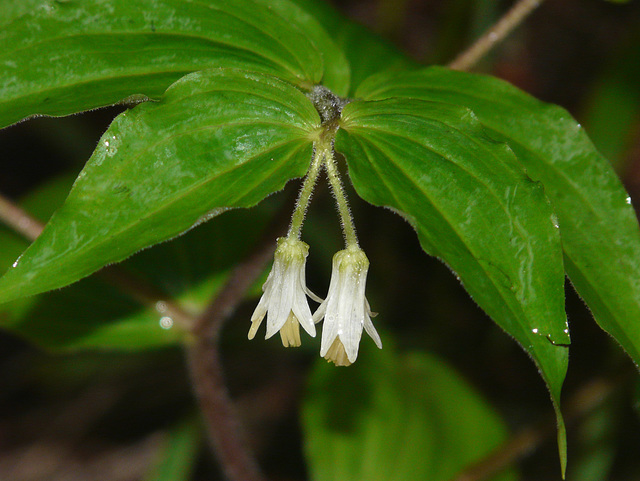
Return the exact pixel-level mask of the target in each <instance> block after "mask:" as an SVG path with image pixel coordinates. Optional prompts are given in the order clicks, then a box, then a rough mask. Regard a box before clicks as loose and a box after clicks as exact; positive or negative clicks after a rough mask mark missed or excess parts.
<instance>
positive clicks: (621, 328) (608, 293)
mask: <svg viewBox="0 0 640 481" xmlns="http://www.w3.org/2000/svg"><path fill="white" fill-rule="evenodd" d="M358 95H360V96H362V97H365V98H367V99H372V100H373V99H383V98H389V97H405V98H411V99H423V100H432V101H440V102H447V103H451V104H456V105H464V106H467V107H468V108H470V109H471V110H472V111H473V112H474V114H475V115H477V117H478V118H479V119H480V121H481V122H482V123H483V124H484V125H485V126H486V127H488V128H489V129H490V131H491V135H492V137H495V138H499V139H502V140H504V141H506V142H508V144H509V145H510V146H511V148H512V149H513V150H514V151H515V153H516V154H517V156H518V159H519V160H520V162H522V164H523V165H524V167H525V168H526V170H527V173H528V175H529V176H530V177H531V178H532V179H535V180H537V181H540V182H542V183H543V184H544V187H545V191H546V193H547V195H548V196H549V199H550V200H551V202H552V205H553V208H554V211H555V212H556V214H557V216H558V223H559V226H560V232H561V235H562V245H563V248H564V257H565V268H566V271H567V274H568V275H569V278H570V279H571V282H572V283H573V285H574V286H575V288H576V290H577V291H578V293H579V294H580V296H582V298H583V299H584V300H585V302H586V303H587V305H588V306H589V308H590V309H591V311H592V312H593V315H594V317H595V319H596V321H597V322H598V324H599V325H600V326H601V327H602V328H603V329H604V330H605V331H607V332H608V333H609V334H611V335H612V336H613V337H614V338H615V339H616V340H617V341H618V342H619V343H620V344H621V345H622V347H623V348H624V349H625V350H626V351H627V353H628V354H629V355H630V356H631V358H632V359H633V360H634V361H635V363H636V364H639V363H640V323H639V322H638V319H640V230H639V229H638V221H637V219H636V214H635V212H634V210H633V208H632V206H631V205H630V203H631V200H630V198H629V196H628V194H627V193H626V192H625V190H624V188H623V187H622V185H621V184H620V181H619V180H618V177H617V176H616V174H615V173H614V171H613V169H612V168H611V166H610V165H609V163H608V162H607V161H606V159H604V158H603V157H602V156H601V155H600V154H599V153H598V152H597V150H596V149H595V147H594V146H593V144H592V143H591V141H590V140H589V139H588V137H587V135H586V134H585V132H584V131H583V130H582V129H581V127H580V125H579V124H578V123H577V122H576V121H575V120H574V119H573V118H572V117H571V116H570V114H569V113H567V112H566V111H565V110H564V109H562V108H560V107H557V106H554V105H549V104H545V103H542V102H540V101H538V100H536V99H534V98H533V97H531V96H529V95H527V94H525V93H524V92H522V91H520V90H518V89H516V88H515V87H513V86H511V85H509V84H508V83H506V82H503V81H500V80H498V79H495V78H492V77H485V76H480V75H471V74H466V73H460V72H455V71H451V70H447V69H443V68H428V69H425V70H422V71H421V72H416V73H408V74H405V75H401V76H400V75H396V76H394V77H390V76H384V75H383V76H380V77H377V78H372V79H371V80H370V81H368V82H366V84H364V85H362V87H361V88H360V90H359V91H358Z"/></svg>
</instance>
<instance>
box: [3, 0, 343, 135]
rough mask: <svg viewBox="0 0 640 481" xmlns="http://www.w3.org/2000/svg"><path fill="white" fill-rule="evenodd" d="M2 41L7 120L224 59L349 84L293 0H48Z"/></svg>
mask: <svg viewBox="0 0 640 481" xmlns="http://www.w3.org/2000/svg"><path fill="white" fill-rule="evenodd" d="M0 12H2V9H1V8H0ZM0 44H2V46H3V51H2V53H1V54H0V78H2V79H3V81H2V83H1V84H0V128H1V127H5V126H7V125H10V124H12V123H14V122H17V121H19V120H21V119H23V118H25V117H28V116H31V115H53V116H59V115H68V114H70V113H74V112H79V111H83V110H88V109H92V108H96V107H101V106H105V105H110V104H114V103H116V102H119V101H121V100H123V99H127V98H129V100H131V101H134V100H137V101H139V100H141V99H143V98H145V97H149V98H154V99H157V98H159V97H160V96H161V95H162V93H163V92H164V91H165V90H166V89H167V87H169V85H171V83H173V82H174V81H176V80H178V79H179V78H180V77H182V76H184V75H185V74H187V73H190V72H193V71H197V70H203V69H207V68H211V67H217V66H247V65H249V66H250V70H255V71H260V72H267V73H271V74H275V75H278V76H279V77H281V78H283V79H285V80H288V81H290V82H292V83H293V84H295V85H298V86H300V87H303V88H306V87H309V86H311V85H313V84H316V83H320V82H321V81H322V82H324V83H325V85H326V86H327V87H328V88H330V89H331V90H334V91H335V92H336V93H337V94H338V95H343V94H346V92H347V89H348V86H349V67H348V65H347V63H346V60H345V58H344V55H343V54H342V52H340V50H339V49H338V48H337V47H336V46H335V44H334V43H333V42H332V40H331V39H330V38H329V36H328V34H327V33H326V32H325V31H324V30H323V29H322V27H320V25H319V24H318V23H317V22H316V21H315V20H314V19H313V18H312V17H311V16H310V15H309V14H307V13H306V12H305V11H304V10H302V9H300V8H298V7H297V6H295V5H294V4H292V3H290V2H289V1H288V0H237V1H233V2H229V1H225V0H201V1H196V0H141V1H128V0H95V1H91V2H85V1H80V0H70V1H65V2H59V1H49V2H42V5H41V6H40V7H39V8H36V9H34V10H33V11H32V12H31V13H29V14H27V15H24V16H22V17H20V18H18V19H17V20H14V21H13V22H11V23H9V24H8V25H6V26H5V27H4V28H3V29H1V30H0ZM132 96H135V98H134V97H132Z"/></svg>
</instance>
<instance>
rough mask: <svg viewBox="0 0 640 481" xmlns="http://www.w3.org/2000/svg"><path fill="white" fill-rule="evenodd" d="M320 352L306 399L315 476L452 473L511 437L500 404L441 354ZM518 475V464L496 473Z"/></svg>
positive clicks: (356, 480)
mask: <svg viewBox="0 0 640 481" xmlns="http://www.w3.org/2000/svg"><path fill="white" fill-rule="evenodd" d="M364 356H365V357H366V362H363V363H362V364H361V365H354V366H351V367H349V369H336V368H335V367H333V366H331V365H328V364H327V363H326V362H324V361H323V360H319V361H318V364H317V365H316V368H315V371H314V372H313V374H312V378H311V384H310V388H309V390H308V392H307V396H306V401H305V403H304V405H303V428H304V434H305V447H306V454H307V459H308V462H309V471H310V474H311V479H312V480H314V481H378V480H380V481H383V480H389V479H393V480H396V481H413V480H417V479H425V480H426V479H428V480H429V481H447V480H449V479H453V478H454V476H455V475H456V474H457V473H458V472H460V471H462V470H463V469H464V468H465V467H467V465H468V464H470V463H472V462H474V461H477V460H478V459H479V458H482V457H483V456H484V455H486V454H488V453H489V452H491V450H492V449H494V448H495V447H497V446H498V445H499V444H500V443H501V442H502V441H503V440H504V439H505V438H506V434H507V433H506V429H505V427H504V425H503V423H502V422H501V420H500V419H499V417H498V416H497V415H496V414H495V412H494V411H493V410H492V409H491V408H490V407H489V406H488V405H487V404H486V403H485V402H484V401H483V400H482V398H481V397H480V396H479V395H478V394H477V393H475V392H474V391H473V390H472V389H471V388H470V387H469V386H468V385H467V384H466V383H465V382H464V380H463V379H461V378H460V377H459V375H458V374H457V373H455V372H454V371H453V370H452V369H451V368H449V367H448V366H447V365H446V363H445V362H444V361H443V360H442V359H437V358H435V357H432V356H428V355H426V354H424V353H420V354H418V353H411V354H408V355H403V356H399V355H397V354H396V353H394V352H391V350H390V346H389V343H385V349H383V350H382V351H376V352H373V350H371V351H369V350H368V349H366V348H365V349H364ZM491 479H493V480H498V479H499V480H502V481H505V480H513V479H516V476H515V475H514V473H513V472H509V473H505V474H503V475H501V476H498V477H494V478H491Z"/></svg>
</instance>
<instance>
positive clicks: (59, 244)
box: [0, 69, 319, 302]
mask: <svg viewBox="0 0 640 481" xmlns="http://www.w3.org/2000/svg"><path fill="white" fill-rule="evenodd" d="M257 119H259V120H257ZM318 123H319V117H318V113H317V112H316V111H315V110H314V109H313V106H312V105H311V103H310V102H309V101H308V100H307V98H306V97H305V96H304V95H302V94H301V93H300V92H299V91H298V90H296V89H294V88H293V87H292V86H291V85H289V84H286V83H284V82H282V81H280V80H277V79H275V78H274V77H270V76H266V75H262V74H256V73H251V72H247V71H244V70H236V69H217V70H208V71H203V72H199V73H194V74H191V75H189V76H187V77H185V78H184V79H182V80H180V81H179V82H177V83H176V84H174V85H173V86H172V87H171V88H170V89H169V90H168V91H167V93H166V95H165V96H164V98H163V101H162V102H159V103H146V104H143V105H140V106H138V107H136V108H134V109H132V110H131V111H128V112H125V113H123V114H121V115H120V116H119V117H118V118H117V119H116V120H115V121H114V122H113V124H111V126H110V127H109V129H108V130H107V132H106V133H105V134H104V136H103V137H102V139H101V140H100V143H99V144H98V147H97V149H96V151H95V152H94V154H93V156H92V157H91V159H90V160H89V162H88V163H87V166H86V167H85V168H84V170H83V171H82V172H81V173H80V176H79V177H78V180H77V181H76V183H75V184H74V187H73V189H72V191H71V193H70V194H69V197H68V198H67V201H66V202H65V205H64V207H63V208H62V209H60V210H59V211H58V212H57V213H56V214H55V216H54V217H53V218H52V219H51V221H50V222H49V224H48V226H47V228H46V229H45V231H44V232H43V233H42V235H41V236H40V237H39V238H38V240H37V241H36V242H35V243H34V244H33V245H32V246H31V247H30V248H29V249H28V250H27V251H26V252H25V254H24V255H23V256H22V257H21V258H20V261H19V262H18V263H17V264H16V265H15V266H14V267H13V268H12V269H10V270H9V272H8V273H7V274H6V275H5V276H4V277H3V278H2V280H1V281H0V290H1V291H2V294H0V302H6V301H8V300H11V299H15V298H17V297H23V296H28V295H33V294H37V293H40V292H44V291H48V290H51V289H55V288H58V287H63V286H65V285H68V284H70V283H72V282H75V281H77V280H79V279H81V278H83V277H85V276H87V275H89V274H91V273H92V272H94V271H96V270H97V269H99V268H101V267H102V266H104V265H107V264H110V263H113V262H118V261H121V260H123V259H125V258H127V257H129V256H130V255H131V254H133V253H135V252H137V251H139V250H140V249H142V248H144V247H148V246H150V245H153V244H157V243H158V242H162V241H165V240H167V239H170V238H171V237H175V236H176V235H179V234H181V233H183V232H185V231H186V230H188V229H190V228H192V227H193V226H195V225H196V224H198V223H201V222H203V221H204V220H207V219H210V218H212V217H214V216H216V215H218V214H219V213H221V212H223V211H224V210H226V209H231V208H234V207H250V206H252V205H255V204H256V203H257V202H259V201H260V200H262V199H263V198H264V197H266V196H267V195H269V194H271V193H272V192H275V191H277V190H280V189H282V187H283V186H284V183H285V182H286V181H287V180H289V179H290V178H292V177H299V176H301V175H303V174H304V172H305V170H306V168H307V166H308V163H309V158H310V156H311V141H310V140H308V139H307V137H308V136H309V133H310V132H311V131H312V130H313V129H314V128H316V127H317V125H318Z"/></svg>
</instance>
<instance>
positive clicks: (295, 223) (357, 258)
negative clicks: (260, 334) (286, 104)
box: [249, 146, 382, 366]
mask: <svg viewBox="0 0 640 481" xmlns="http://www.w3.org/2000/svg"><path fill="white" fill-rule="evenodd" d="M322 165H324V166H325V167H326V169H327V177H328V178H329V182H330V184H331V187H332V189H333V193H334V195H335V197H336V201H337V204H338V210H339V212H340V216H341V218H342V225H343V229H344V233H345V240H346V248H345V249H344V250H341V251H339V252H337V253H336V254H335V255H334V256H333V269H332V272H331V282H330V283H329V292H328V293H327V297H326V299H324V300H323V299H321V298H319V297H318V296H316V295H315V294H314V293H313V292H311V291H310V290H309V289H308V288H307V286H306V280H305V266H306V261H307V255H308V254H309V246H308V245H307V244H306V243H304V242H303V241H301V240H300V232H301V229H302V222H303V220H304V215H305V212H306V208H307V205H308V203H309V199H310V197H311V192H312V191H313V187H314V185H315V182H316V179H317V177H318V173H319V170H320V168H321V166H322ZM368 270H369V259H367V256H366V255H365V253H364V251H363V250H362V249H361V248H360V247H359V245H358V241H357V237H356V233H355V228H354V226H353V220H352V219H351V214H350V212H349V207H348V205H347V200H346V197H345V195H344V191H343V188H342V183H341V182H340V177H339V174H338V171H337V168H336V166H335V161H334V158H333V147H332V146H324V147H319V146H316V151H315V154H314V156H313V161H312V163H311V167H310V169H309V172H308V174H307V177H306V178H305V182H304V184H303V187H302V190H301V192H300V197H299V198H298V203H297V205H296V209H295V211H294V214H293V218H292V221H291V226H290V228H289V232H288V234H287V236H286V237H281V238H279V239H278V247H277V249H276V252H275V256H274V262H273V267H272V269H271V272H270V273H269V276H268V277H267V280H266V282H265V283H264V286H263V287H262V290H263V292H264V293H263V295H262V298H261V299H260V302H259V303H258V306H257V307H256V309H255V311H254V313H253V316H252V317H251V328H250V329H249V339H253V338H254V337H255V335H256V332H257V330H258V328H259V327H260V325H261V323H262V321H263V319H264V318H265V316H266V317H267V333H266V339H269V338H270V337H271V336H273V335H274V334H275V333H276V332H278V331H279V332H280V336H281V337H282V344H283V345H284V346H285V347H289V346H295V347H297V346H300V344H301V340H300V326H302V328H303V329H304V330H305V331H306V332H307V333H308V334H309V335H310V336H312V337H315V335H316V327H315V325H316V324H317V323H319V322H320V321H321V320H322V319H323V318H324V326H323V330H322V342H321V345H320V355H321V356H322V357H324V358H326V359H327V360H328V361H331V362H333V363H335V364H336V365H337V366H348V365H350V364H352V363H354V362H355V360H356V358H357V357H358V347H359V344H360V338H361V337H362V331H363V329H364V330H365V331H366V332H367V334H369V336H371V338H372V339H373V341H374V342H375V344H376V345H377V346H378V347H379V348H382V342H381V341H380V336H378V333H377V332H376V330H375V328H374V327H373V323H372V322H371V317H373V316H375V314H374V313H372V312H371V308H370V306H369V302H368V301H367V299H366V297H365V287H366V282H367V272H368ZM307 297H310V298H311V299H313V300H314V301H316V302H319V303H320V306H319V307H318V308H317V309H316V311H315V313H314V314H311V309H310V308H309V303H308V300H307Z"/></svg>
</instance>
